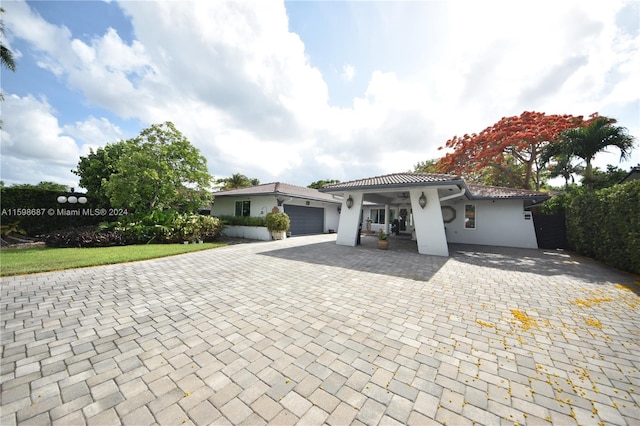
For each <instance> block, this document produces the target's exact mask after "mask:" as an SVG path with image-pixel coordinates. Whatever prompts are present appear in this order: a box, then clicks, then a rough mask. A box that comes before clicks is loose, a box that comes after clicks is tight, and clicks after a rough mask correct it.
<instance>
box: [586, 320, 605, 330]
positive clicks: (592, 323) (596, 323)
mask: <svg viewBox="0 0 640 426" xmlns="http://www.w3.org/2000/svg"><path fill="white" fill-rule="evenodd" d="M584 322H586V323H587V324H588V325H590V326H591V327H597V328H602V323H601V322H600V321H598V320H597V319H594V318H586V319H585V320H584Z"/></svg>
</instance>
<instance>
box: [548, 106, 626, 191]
mask: <svg viewBox="0 0 640 426" xmlns="http://www.w3.org/2000/svg"><path fill="white" fill-rule="evenodd" d="M616 122H617V121H616V120H615V119H613V118H609V117H605V116H599V115H597V114H593V115H592V116H591V119H590V120H589V122H588V123H587V124H586V125H584V126H582V127H576V128H571V129H568V130H565V131H563V132H562V133H561V134H560V135H559V138H560V142H559V143H557V144H555V145H553V146H551V147H550V148H549V151H548V153H547V154H546V155H547V156H549V157H561V156H569V157H571V156H574V157H579V158H581V159H582V160H584V162H585V169H584V180H583V183H584V184H586V186H587V187H588V188H589V190H593V187H594V173H593V166H592V161H593V159H594V158H595V156H596V154H598V153H600V152H605V151H606V150H607V148H609V147H616V148H618V149H619V150H620V160H625V159H628V158H630V156H631V151H633V148H634V144H635V138H634V137H633V136H631V135H629V133H628V131H627V129H626V128H624V127H620V126H615V125H614V124H615V123H616Z"/></svg>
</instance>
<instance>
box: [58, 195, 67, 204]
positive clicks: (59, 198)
mask: <svg viewBox="0 0 640 426" xmlns="http://www.w3.org/2000/svg"><path fill="white" fill-rule="evenodd" d="M58 202H59V203H60V204H63V203H66V202H67V197H65V196H64V195H61V196H59V197H58Z"/></svg>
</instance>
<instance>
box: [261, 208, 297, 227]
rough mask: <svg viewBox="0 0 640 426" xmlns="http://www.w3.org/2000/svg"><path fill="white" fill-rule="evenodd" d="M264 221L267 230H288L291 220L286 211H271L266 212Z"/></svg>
mask: <svg viewBox="0 0 640 426" xmlns="http://www.w3.org/2000/svg"><path fill="white" fill-rule="evenodd" d="M264 223H265V225H266V226H267V229H268V230H269V231H288V230H289V226H290V225H291V220H290V219H289V215H288V214H286V213H280V212H271V213H267V216H266V217H265V218H264Z"/></svg>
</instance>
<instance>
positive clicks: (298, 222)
mask: <svg viewBox="0 0 640 426" xmlns="http://www.w3.org/2000/svg"><path fill="white" fill-rule="evenodd" d="M284 211H285V213H286V214H288V215H289V219H291V227H290V228H289V229H290V231H291V235H293V236H295V235H310V234H322V233H323V231H324V209H323V208H318V207H304V206H291V205H285V207H284Z"/></svg>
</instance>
